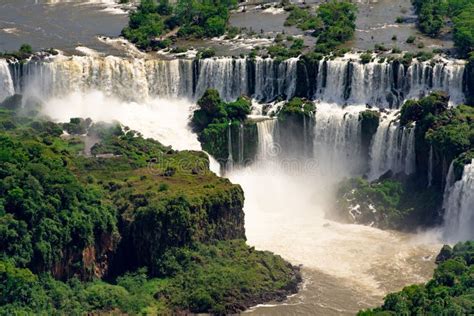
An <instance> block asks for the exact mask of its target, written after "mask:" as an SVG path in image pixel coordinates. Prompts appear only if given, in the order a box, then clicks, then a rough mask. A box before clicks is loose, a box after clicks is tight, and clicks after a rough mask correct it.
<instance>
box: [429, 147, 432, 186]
mask: <svg viewBox="0 0 474 316" xmlns="http://www.w3.org/2000/svg"><path fill="white" fill-rule="evenodd" d="M432 184H433V146H430V153H429V157H428V186H429V187H430V186H431V185H432Z"/></svg>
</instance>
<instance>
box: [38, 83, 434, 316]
mask: <svg viewBox="0 0 474 316" xmlns="http://www.w3.org/2000/svg"><path fill="white" fill-rule="evenodd" d="M64 104H67V105H68V106H64ZM193 109H194V105H193V104H192V103H190V102H189V101H186V100H176V99H174V100H165V99H153V100H148V101H147V102H144V103H135V102H125V101H119V100H117V99H114V98H111V97H107V96H105V95H104V94H103V93H101V92H91V93H73V94H70V95H69V96H65V97H59V98H52V99H49V100H47V101H45V105H44V107H43V114H45V115H48V116H49V117H51V118H52V119H55V120H57V121H62V122H64V121H69V118H71V117H90V118H91V119H93V120H94V121H100V120H102V121H113V120H117V121H120V122H122V123H123V124H124V125H126V126H129V127H130V128H132V129H134V130H138V131H140V132H141V133H143V135H144V136H145V137H151V138H155V139H157V140H159V141H160V142H162V143H164V144H167V145H172V146H173V147H174V148H177V149H195V150H198V149H199V148H200V144H199V142H198V140H197V137H196V135H195V134H193V133H191V132H190V131H189V127H188V122H189V117H190V114H191V111H192V110H193ZM213 170H215V168H214V169H213ZM226 176H228V177H229V178H230V180H231V181H232V182H234V183H238V184H240V185H241V186H242V188H243V190H244V194H245V206H244V211H245V228H246V235H247V238H248V244H249V245H252V246H255V248H257V249H259V250H269V251H272V252H275V253H276V254H279V255H281V256H282V257H283V258H285V259H286V260H288V261H290V262H291V263H292V264H294V265H302V274H303V284H302V285H301V289H300V291H299V292H298V293H297V294H296V295H293V296H291V297H289V298H288V299H287V300H285V301H284V302H280V303H276V302H274V303H272V302H270V303H268V304H266V305H261V306H257V307H254V308H252V309H250V310H249V311H247V313H251V314H255V315H351V314H355V313H356V312H357V311H358V310H360V309H363V308H368V307H374V306H377V305H379V304H380V303H381V302H382V299H383V297H384V295H386V294H387V293H388V292H392V291H396V290H400V289H401V288H403V287H404V286H406V285H409V284H413V283H422V282H425V281H426V280H428V279H429V278H430V277H431V276H432V274H433V270H434V267H435V264H434V259H435V256H436V254H437V253H438V252H439V250H440V248H441V244H439V243H438V242H437V238H436V236H435V235H436V234H435V233H419V234H416V235H415V234H403V233H400V232H394V231H382V230H379V229H375V228H371V227H367V226H361V225H350V224H341V223H337V222H333V221H330V220H327V219H326V218H325V214H327V213H330V211H331V200H330V199H329V198H328V197H329V196H330V195H331V190H329V189H328V188H330V187H331V185H330V184H331V183H334V179H331V176H330V175H324V173H322V174H320V173H317V172H316V170H315V169H307V170H306V171H303V172H301V170H299V171H298V168H296V170H284V168H281V167H280V166H279V165H278V164H275V163H274V161H258V162H256V163H255V164H254V165H252V166H250V167H246V168H244V169H235V170H233V171H231V172H230V173H228V174H227V175H226Z"/></svg>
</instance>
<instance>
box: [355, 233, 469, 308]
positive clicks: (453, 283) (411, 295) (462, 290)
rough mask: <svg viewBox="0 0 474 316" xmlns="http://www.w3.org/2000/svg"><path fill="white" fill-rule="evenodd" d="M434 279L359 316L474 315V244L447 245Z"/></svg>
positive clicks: (387, 298) (392, 296) (413, 287)
mask: <svg viewBox="0 0 474 316" xmlns="http://www.w3.org/2000/svg"><path fill="white" fill-rule="evenodd" d="M436 263H437V264H438V266H437V268H436V270H435V272H434V275H433V278H432V279H431V280H430V281H428V282H427V283H426V284H420V285H410V286H407V287H405V288H404V289H403V290H402V291H400V292H397V293H390V294H388V295H387V296H386V297H385V299H384V303H383V305H382V306H381V307H377V308H374V309H369V310H365V311H360V312H359V313H358V316H389V315H472V314H473V313H474V294H473V285H474V284H473V282H474V280H473V273H474V242H472V241H468V242H464V243H458V244H456V245H455V246H454V247H453V248H451V247H450V246H444V247H443V249H441V252H440V253H439V255H438V257H437V258H436Z"/></svg>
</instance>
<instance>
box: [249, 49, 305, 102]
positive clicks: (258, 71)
mask: <svg viewBox="0 0 474 316" xmlns="http://www.w3.org/2000/svg"><path fill="white" fill-rule="evenodd" d="M297 62H298V59H297V58H290V59H288V60H286V61H284V62H278V63H277V62H275V61H274V60H273V59H270V58H265V59H263V58H256V59H255V93H254V97H255V98H256V99H257V100H263V101H266V100H272V99H274V98H276V97H277V96H280V95H285V96H286V97H288V98H291V97H292V96H293V95H294V93H295V90H296V79H297V78H296V65H297Z"/></svg>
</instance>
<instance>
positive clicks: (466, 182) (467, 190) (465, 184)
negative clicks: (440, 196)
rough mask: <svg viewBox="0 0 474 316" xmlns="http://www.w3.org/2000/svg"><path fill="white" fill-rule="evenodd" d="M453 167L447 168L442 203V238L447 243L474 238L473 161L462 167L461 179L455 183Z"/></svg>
mask: <svg viewBox="0 0 474 316" xmlns="http://www.w3.org/2000/svg"><path fill="white" fill-rule="evenodd" d="M453 174H454V172H453V166H452V163H451V166H450V168H449V172H448V176H447V179H446V188H445V195H444V201H443V208H444V211H445V215H444V231H443V233H444V238H446V239H447V240H448V241H449V242H457V241H466V240H470V239H473V238H474V230H473V229H472V228H473V227H474V159H473V160H472V161H471V163H470V164H468V165H465V166H464V171H463V174H462V178H461V179H460V180H459V181H457V182H455V183H452V182H453V179H454V175H453Z"/></svg>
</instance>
